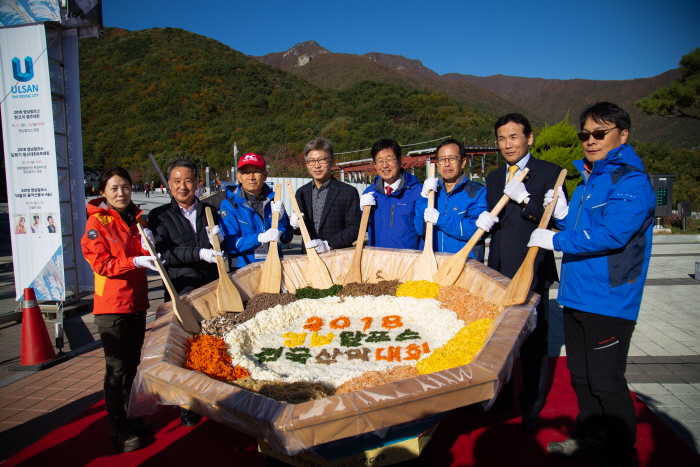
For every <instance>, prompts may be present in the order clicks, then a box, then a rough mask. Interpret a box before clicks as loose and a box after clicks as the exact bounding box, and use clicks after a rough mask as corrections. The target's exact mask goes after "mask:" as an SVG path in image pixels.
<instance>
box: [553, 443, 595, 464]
mask: <svg viewBox="0 0 700 467" xmlns="http://www.w3.org/2000/svg"><path fill="white" fill-rule="evenodd" d="M547 452H549V453H551V454H554V455H555V456H557V457H561V458H563V459H569V460H579V459H590V458H591V457H592V453H591V451H590V449H589V448H588V446H587V445H586V444H585V443H584V442H583V441H581V440H580V439H577V438H569V439H567V440H566V441H552V442H551V443H549V444H548V445H547Z"/></svg>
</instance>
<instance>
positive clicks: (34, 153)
mask: <svg viewBox="0 0 700 467" xmlns="http://www.w3.org/2000/svg"><path fill="white" fill-rule="evenodd" d="M0 86H2V92H1V95H2V99H3V100H2V132H3V140H4V146H5V148H4V149H5V170H6V172H7V197H8V208H9V213H10V233H11V236H12V256H13V262H14V271H15V294H16V297H17V299H18V300H19V299H20V298H21V296H22V293H23V289H24V288H26V287H33V288H34V291H35V293H36V296H37V299H38V300H52V301H63V300H65V281H64V271H63V248H62V242H61V222H60V219H61V215H60V205H59V191H58V177H57V171H56V145H55V140H54V125H53V110H52V103H51V87H50V83H49V64H48V59H47V54H46V34H45V30H44V25H43V24H35V25H27V26H19V27H11V28H2V29H0Z"/></svg>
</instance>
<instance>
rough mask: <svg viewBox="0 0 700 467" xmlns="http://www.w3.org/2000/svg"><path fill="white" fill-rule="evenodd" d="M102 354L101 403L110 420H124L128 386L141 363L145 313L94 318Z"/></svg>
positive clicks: (128, 391) (129, 389)
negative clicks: (103, 361) (103, 363)
mask: <svg viewBox="0 0 700 467" xmlns="http://www.w3.org/2000/svg"><path fill="white" fill-rule="evenodd" d="M95 324H96V325H97V330H98V332H99V333H100V339H102V347H103V349H104V353H105V364H106V365H105V383H104V392H105V403H106V404H107V413H108V414H109V415H111V416H113V417H120V418H123V417H126V406H127V405H128V403H129V394H130V392H131V385H132V384H133V382H134V377H135V376H136V368H137V367H138V366H139V361H140V360H141V347H142V346H143V338H144V335H145V333H146V312H145V311H141V312H138V313H118V314H104V315H95Z"/></svg>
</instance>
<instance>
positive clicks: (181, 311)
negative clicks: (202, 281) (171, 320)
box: [138, 223, 201, 334]
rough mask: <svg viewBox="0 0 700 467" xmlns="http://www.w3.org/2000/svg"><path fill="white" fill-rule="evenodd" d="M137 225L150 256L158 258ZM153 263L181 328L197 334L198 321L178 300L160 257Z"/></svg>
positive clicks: (187, 307) (141, 228)
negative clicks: (168, 295)
mask: <svg viewBox="0 0 700 467" xmlns="http://www.w3.org/2000/svg"><path fill="white" fill-rule="evenodd" d="M138 226H139V232H140V233H141V237H142V238H145V239H146V246H147V248H146V249H147V250H148V252H149V253H150V254H151V256H155V257H156V258H158V253H156V249H155V248H154V246H153V245H151V241H150V240H149V239H148V237H146V234H145V233H144V232H143V227H142V226H141V224H140V223H139V224H138ZM154 263H155V265H156V267H157V269H158V272H159V273H160V278H161V279H163V285H164V286H165V288H166V289H167V290H168V293H169V294H170V298H171V299H172V302H173V311H174V312H175V316H177V319H178V320H180V324H181V325H182V328H183V329H184V330H185V331H187V332H191V333H194V334H198V333H199V332H200V331H201V328H200V327H199V323H198V322H197V320H196V319H195V317H194V314H193V313H192V310H191V309H190V307H189V306H187V305H185V303H184V302H183V301H182V300H180V296H179V295H178V294H177V291H176V290H175V286H174V285H173V283H172V282H171V281H170V277H168V272H167V271H166V270H165V266H163V263H161V262H160V258H158V259H156V260H155V261H154Z"/></svg>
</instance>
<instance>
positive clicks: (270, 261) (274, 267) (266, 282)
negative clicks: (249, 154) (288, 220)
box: [258, 183, 282, 293]
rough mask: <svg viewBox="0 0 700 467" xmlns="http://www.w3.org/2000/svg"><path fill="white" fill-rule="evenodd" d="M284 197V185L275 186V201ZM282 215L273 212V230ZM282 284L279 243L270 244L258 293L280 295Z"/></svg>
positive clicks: (261, 273) (261, 272)
mask: <svg viewBox="0 0 700 467" xmlns="http://www.w3.org/2000/svg"><path fill="white" fill-rule="evenodd" d="M281 195H282V185H281V184H279V183H278V184H277V185H275V201H279V200H280V196H281ZM279 220H280V213H279V212H275V211H272V228H273V229H276V228H277V226H278V225H279ZM281 284H282V263H280V254H279V251H277V242H270V248H268V251H267V258H265V262H264V263H263V265H262V269H261V271H260V282H258V293H280V285H281Z"/></svg>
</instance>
